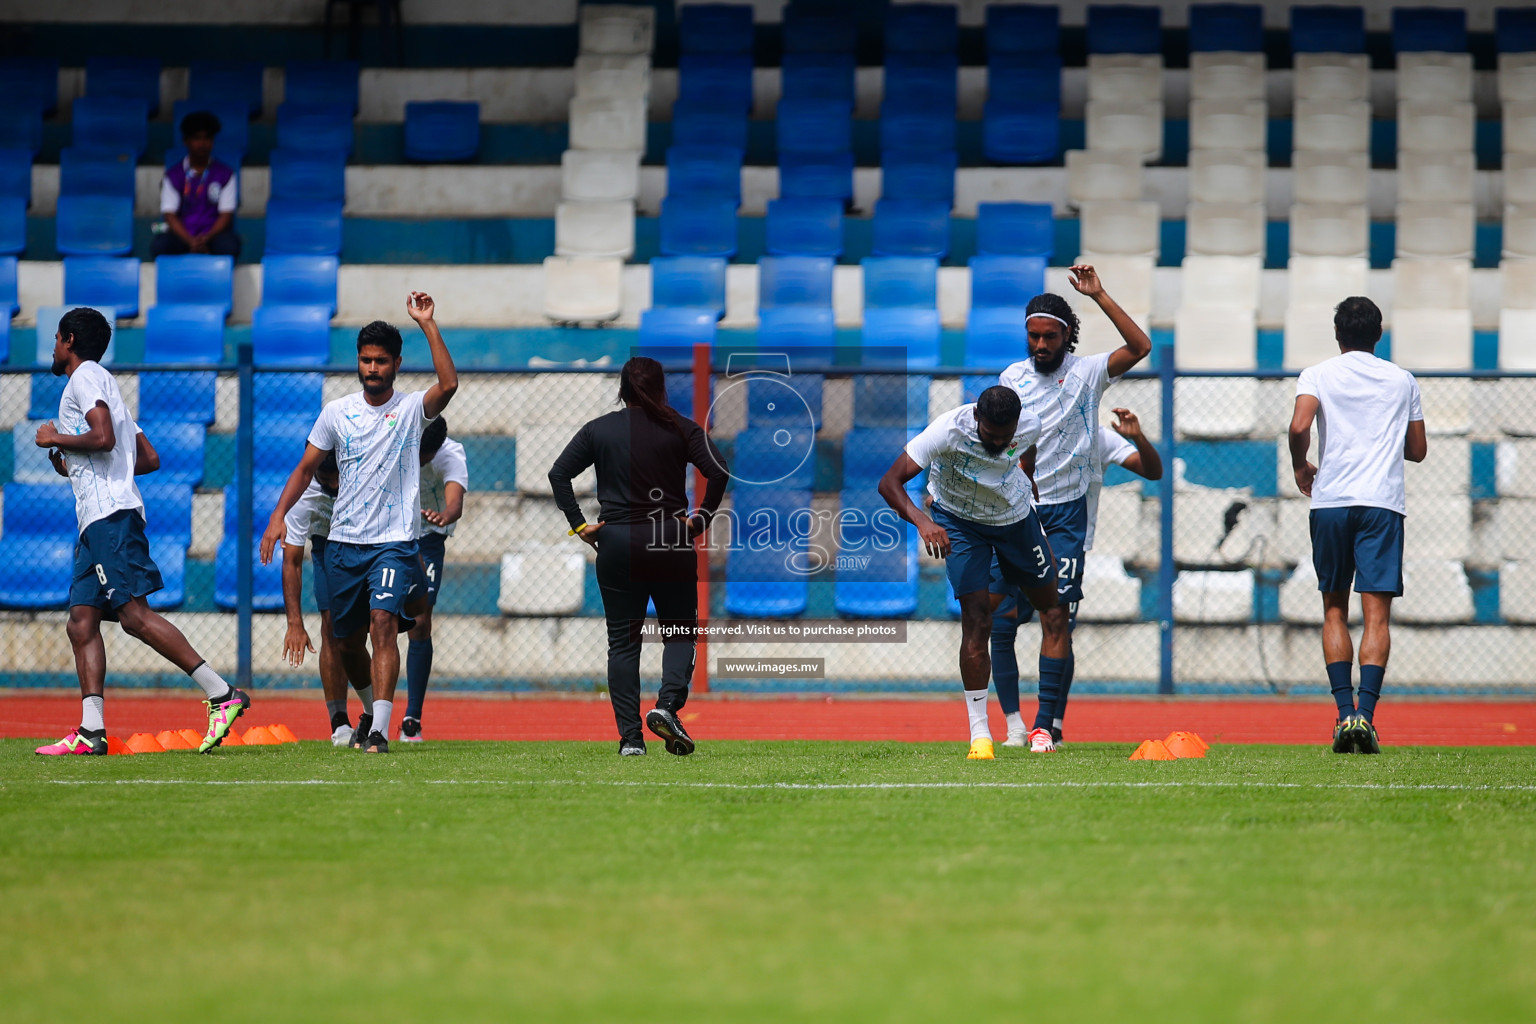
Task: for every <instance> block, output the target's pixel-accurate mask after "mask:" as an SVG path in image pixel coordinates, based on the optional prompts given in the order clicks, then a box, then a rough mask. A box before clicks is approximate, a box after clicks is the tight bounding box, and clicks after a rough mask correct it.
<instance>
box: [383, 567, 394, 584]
mask: <svg viewBox="0 0 1536 1024" xmlns="http://www.w3.org/2000/svg"><path fill="white" fill-rule="evenodd" d="M394 585H395V570H394V569H391V568H385V569H380V570H379V586H381V587H393V586H394Z"/></svg>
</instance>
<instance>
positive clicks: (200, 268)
mask: <svg viewBox="0 0 1536 1024" xmlns="http://www.w3.org/2000/svg"><path fill="white" fill-rule="evenodd" d="M234 296H235V259H234V257H233V256H212V255H209V254H207V253H188V254H187V255H185V256H161V257H160V258H159V259H158V260H156V261H155V301H156V302H157V303H172V304H178V305H181V304H185V305H196V306H218V307H219V308H220V309H222V310H223V311H224V315H225V316H229V310H230V307H231V306H232V305H233V303H234ZM118 315H119V316H122V315H123V314H118Z"/></svg>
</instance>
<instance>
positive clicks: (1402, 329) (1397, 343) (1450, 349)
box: [1392, 309, 1472, 428]
mask: <svg viewBox="0 0 1536 1024" xmlns="http://www.w3.org/2000/svg"><path fill="white" fill-rule="evenodd" d="M1392 361H1393V362H1394V363H1397V364H1398V365H1399V366H1403V367H1405V368H1407V369H1410V370H1470V369H1472V311H1471V310H1470V309H1413V310H1411V311H1409V312H1407V313H1404V314H1403V315H1401V316H1396V315H1394V316H1393V318H1392ZM1436 383H1437V384H1438V383H1443V382H1436ZM1421 387H1422V385H1421ZM1424 418H1425V421H1426V424H1425V425H1426V428H1427V427H1428V420H1429V411H1428V410H1425V413H1424Z"/></svg>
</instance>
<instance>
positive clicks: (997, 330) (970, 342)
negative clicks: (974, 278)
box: [965, 306, 1029, 383]
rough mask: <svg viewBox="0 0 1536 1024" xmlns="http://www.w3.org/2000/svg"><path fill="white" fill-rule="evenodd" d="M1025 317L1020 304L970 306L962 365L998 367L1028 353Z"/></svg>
mask: <svg viewBox="0 0 1536 1024" xmlns="http://www.w3.org/2000/svg"><path fill="white" fill-rule="evenodd" d="M1028 319H1029V318H1028V317H1027V316H1025V315H1024V307H1022V306H983V307H981V308H980V309H973V310H971V314H970V317H969V319H968V321H967V323H966V325H965V365H966V366H974V367H977V368H978V369H986V370H1001V369H1002V368H1003V367H1005V366H1008V365H1009V364H1011V363H1016V362H1018V361H1019V360H1020V359H1023V358H1024V357H1025V356H1027V355H1029V332H1028V331H1027V330H1026V329H1025V322H1026V321H1027V320H1028ZM994 383H995V382H994Z"/></svg>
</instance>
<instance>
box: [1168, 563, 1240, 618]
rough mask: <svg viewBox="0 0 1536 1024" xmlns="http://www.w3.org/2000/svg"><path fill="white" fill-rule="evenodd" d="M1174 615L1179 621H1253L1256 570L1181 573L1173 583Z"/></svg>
mask: <svg viewBox="0 0 1536 1024" xmlns="http://www.w3.org/2000/svg"><path fill="white" fill-rule="evenodd" d="M1173 617H1174V618H1175V619H1177V620H1178V621H1180V622H1251V621H1252V620H1253V571H1252V570H1251V569H1244V570H1242V571H1240V572H1181V573H1179V576H1178V579H1176V580H1174V583H1173Z"/></svg>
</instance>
